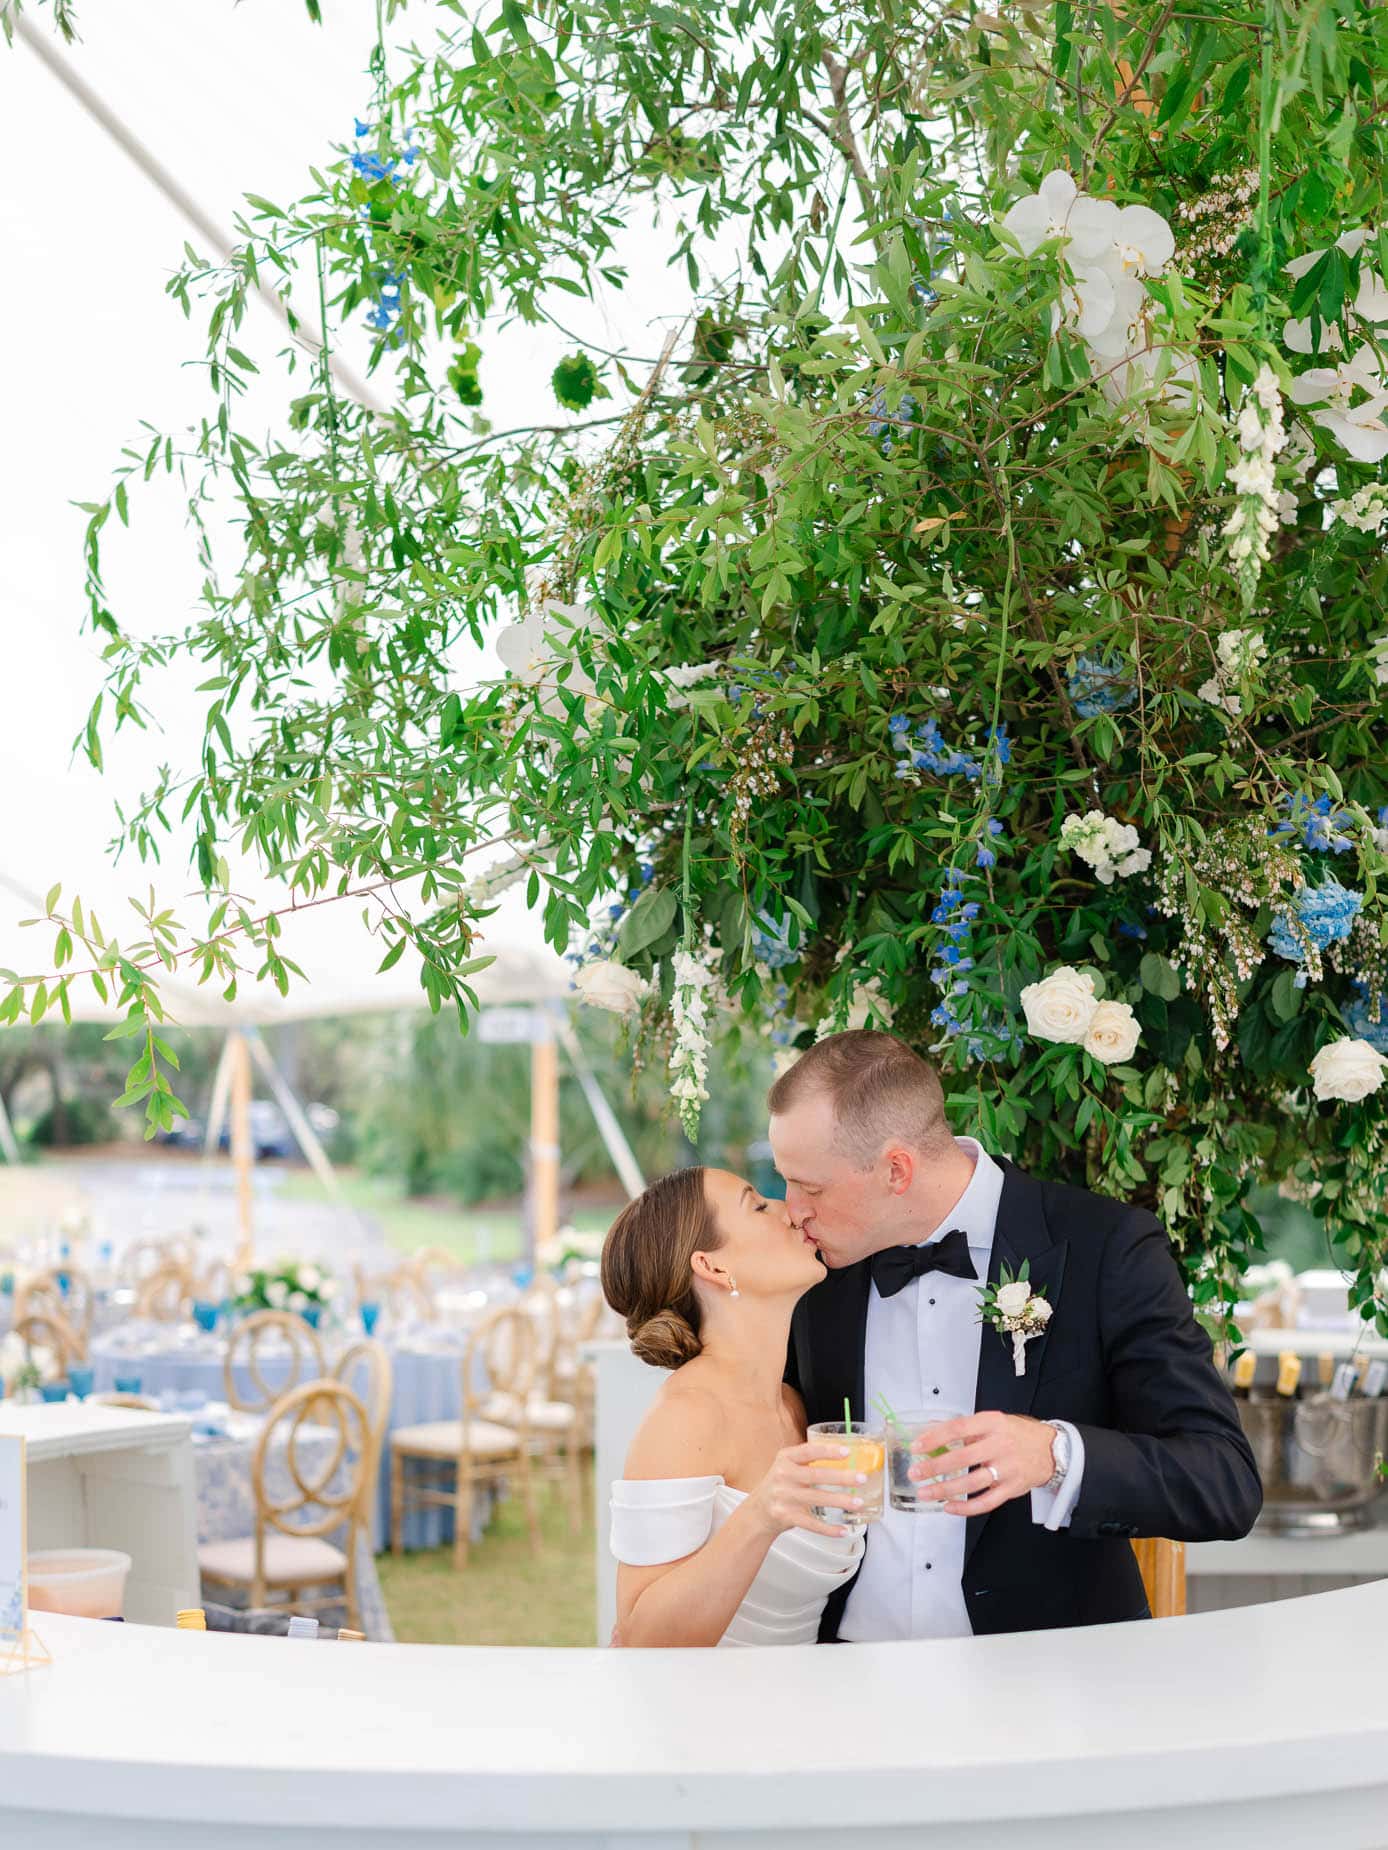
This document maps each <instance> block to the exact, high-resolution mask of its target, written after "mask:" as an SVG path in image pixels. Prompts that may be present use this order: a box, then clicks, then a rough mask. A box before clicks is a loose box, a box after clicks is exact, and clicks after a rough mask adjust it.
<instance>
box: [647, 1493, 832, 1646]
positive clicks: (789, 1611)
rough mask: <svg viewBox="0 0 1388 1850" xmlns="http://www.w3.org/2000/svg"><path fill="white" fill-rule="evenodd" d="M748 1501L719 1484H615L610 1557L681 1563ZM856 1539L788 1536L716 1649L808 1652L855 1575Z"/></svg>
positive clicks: (806, 1533) (771, 1551)
mask: <svg viewBox="0 0 1388 1850" xmlns="http://www.w3.org/2000/svg"><path fill="white" fill-rule="evenodd" d="M746 1495H747V1492H746V1491H745V1490H734V1489H733V1488H732V1487H731V1485H729V1484H725V1483H724V1481H723V1479H722V1478H721V1477H665V1478H619V1479H617V1481H616V1482H615V1483H614V1484H613V1486H612V1535H611V1548H612V1553H613V1554H614V1555H615V1556H616V1558H617V1560H619V1561H623V1562H625V1563H626V1565H627V1566H628V1567H655V1566H657V1565H658V1564H659V1563H660V1562H662V1561H681V1560H683V1559H684V1557H685V1556H686V1555H691V1554H693V1553H694V1552H695V1550H696V1549H699V1548H702V1547H703V1545H704V1543H705V1542H706V1541H707V1540H708V1538H709V1537H710V1536H711V1535H712V1534H713V1533H714V1532H715V1530H717V1529H718V1528H720V1527H721V1526H722V1524H723V1523H725V1522H726V1521H727V1520H728V1517H729V1516H731V1515H732V1513H733V1511H734V1510H735V1509H736V1508H737V1506H738V1504H739V1503H741V1502H742V1500H743V1498H744V1497H745V1496H746ZM862 1555H863V1538H862V1536H861V1535H842V1536H840V1535H814V1534H812V1533H811V1531H810V1530H808V1529H787V1530H786V1531H785V1533H784V1534H783V1535H778V1536H777V1537H776V1540H775V1541H774V1542H773V1543H772V1544H771V1546H770V1548H768V1549H767V1551H766V1559H765V1561H763V1562H762V1564H761V1567H760V1568H759V1569H758V1571H757V1577H756V1579H755V1580H754V1581H753V1582H752V1584H751V1586H750V1587H748V1589H747V1592H746V1594H745V1596H744V1598H743V1601H742V1604H741V1605H740V1606H739V1607H738V1609H737V1611H736V1612H735V1613H734V1614H733V1616H732V1621H731V1623H730V1624H729V1626H728V1629H727V1631H725V1632H724V1634H723V1636H722V1637H721V1638H720V1639H719V1640H718V1642H719V1644H727V1645H748V1644H813V1643H814V1642H815V1640H816V1638H817V1637H818V1635H819V1618H820V1614H821V1613H822V1612H823V1610H824V1602H825V1601H826V1600H827V1599H828V1597H829V1595H830V1594H831V1593H832V1592H833V1591H834V1589H835V1587H838V1586H841V1585H842V1584H843V1582H844V1581H845V1580H848V1579H850V1578H851V1577H852V1575H853V1574H855V1573H856V1572H857V1570H858V1563H859V1561H860V1560H861V1559H862Z"/></svg>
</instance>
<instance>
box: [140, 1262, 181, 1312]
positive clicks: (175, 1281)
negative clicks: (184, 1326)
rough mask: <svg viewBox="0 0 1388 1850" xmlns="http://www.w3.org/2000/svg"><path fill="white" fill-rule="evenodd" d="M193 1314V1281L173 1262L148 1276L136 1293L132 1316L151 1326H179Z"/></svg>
mask: <svg viewBox="0 0 1388 1850" xmlns="http://www.w3.org/2000/svg"><path fill="white" fill-rule="evenodd" d="M192 1314H193V1280H192V1278H191V1276H190V1274H189V1273H188V1271H187V1269H186V1267H184V1266H181V1265H175V1264H174V1263H173V1261H172V1260H170V1261H169V1262H168V1264H166V1265H161V1266H160V1267H159V1269H158V1271H157V1272H151V1273H150V1274H149V1276H148V1277H147V1278H146V1279H145V1280H144V1282H143V1283H142V1284H141V1285H140V1287H139V1289H138V1290H137V1291H136V1293H135V1315H136V1316H137V1317H147V1318H149V1319H150V1321H151V1322H153V1323H182V1322H183V1320H184V1319H185V1318H187V1317H190V1316H192Z"/></svg>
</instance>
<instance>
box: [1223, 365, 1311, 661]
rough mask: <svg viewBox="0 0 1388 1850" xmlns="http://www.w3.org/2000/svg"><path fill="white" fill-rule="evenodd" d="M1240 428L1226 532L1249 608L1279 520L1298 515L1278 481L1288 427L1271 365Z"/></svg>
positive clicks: (1247, 401) (1251, 394) (1247, 403)
mask: <svg viewBox="0 0 1388 1850" xmlns="http://www.w3.org/2000/svg"><path fill="white" fill-rule="evenodd" d="M1237 428H1238V440H1239V452H1240V453H1239V456H1238V460H1237V461H1236V462H1235V463H1234V465H1233V467H1232V468H1231V469H1230V471H1229V480H1230V481H1231V482H1232V484H1233V486H1234V487H1235V488H1236V489H1237V491H1238V497H1239V498H1238V502H1237V504H1236V505H1235V508H1234V511H1233V513H1232V514H1231V515H1230V516H1229V518H1228V520H1227V521H1226V522H1225V523H1224V535H1223V537H1224V539H1225V540H1226V541H1227V542H1228V546H1229V557H1230V558H1231V559H1232V560H1233V562H1234V565H1235V566H1236V568H1237V570H1238V577H1239V585H1240V588H1241V589H1242V591H1243V602H1244V608H1245V609H1248V608H1249V606H1250V605H1251V604H1252V602H1253V598H1254V594H1255V593H1256V591H1257V589H1258V580H1259V578H1260V576H1261V575H1262V570H1263V567H1264V565H1266V563H1267V559H1268V550H1269V543H1270V541H1271V539H1272V536H1273V534H1274V533H1275V532H1276V531H1277V527H1278V524H1279V522H1285V523H1286V524H1288V525H1290V524H1291V523H1292V522H1293V521H1295V519H1296V497H1295V495H1292V494H1289V493H1286V492H1285V491H1280V490H1279V489H1278V486H1277V457H1278V454H1279V452H1280V451H1281V450H1282V449H1283V447H1284V446H1285V444H1286V441H1287V427H1286V425H1285V424H1284V423H1283V421H1282V392H1281V388H1280V386H1279V384H1278V380H1277V374H1276V373H1275V372H1274V371H1273V370H1272V368H1271V367H1270V366H1267V365H1263V366H1261V367H1259V369H1258V376H1257V378H1255V379H1254V381H1253V384H1252V386H1251V387H1250V388H1249V390H1248V392H1247V393H1246V394H1245V395H1244V401H1243V409H1242V410H1241V411H1240V413H1239V417H1238V427H1237ZM1221 640H1223V639H1221Z"/></svg>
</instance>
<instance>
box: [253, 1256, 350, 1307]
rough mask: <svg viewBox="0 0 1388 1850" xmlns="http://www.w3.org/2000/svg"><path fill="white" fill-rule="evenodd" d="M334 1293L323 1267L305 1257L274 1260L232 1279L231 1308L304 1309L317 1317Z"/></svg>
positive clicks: (334, 1290) (334, 1284)
mask: <svg viewBox="0 0 1388 1850" xmlns="http://www.w3.org/2000/svg"><path fill="white" fill-rule="evenodd" d="M336 1295H337V1285H336V1283H335V1282H334V1280H333V1279H332V1278H331V1277H330V1276H329V1274H328V1273H327V1272H326V1271H324V1269H323V1268H322V1267H321V1266H319V1265H315V1264H313V1263H312V1262H311V1261H309V1260H305V1259H277V1260H276V1261H275V1263H274V1264H273V1265H269V1266H254V1267H252V1269H251V1270H250V1271H249V1272H242V1273H240V1274H239V1275H238V1276H237V1277H236V1279H235V1280H234V1281H233V1285H232V1299H231V1307H232V1309H233V1310H238V1311H256V1310H285V1311H296V1312H297V1313H298V1314H299V1315H300V1316H302V1315H303V1314H304V1312H305V1311H307V1312H309V1313H311V1314H312V1316H313V1317H315V1318H316V1317H317V1316H320V1315H321V1314H322V1313H323V1311H325V1310H326V1309H327V1308H328V1306H329V1305H330V1304H331V1303H332V1301H333V1299H334V1298H335V1297H336Z"/></svg>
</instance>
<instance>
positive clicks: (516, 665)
mask: <svg viewBox="0 0 1388 1850" xmlns="http://www.w3.org/2000/svg"><path fill="white" fill-rule="evenodd" d="M553 612H559V613H561V615H562V617H563V618H566V619H567V618H569V617H571V616H572V617H574V618H578V619H580V620H582V622H581V626H582V627H583V628H585V629H587V628H591V627H592V620H591V613H585V612H584V611H582V610H580V609H579V607H578V606H577V605H571V604H555V603H552V602H551V603H546V604H542V605H541V606H540V608H539V609H538V610H532V611H530V612H528V613H527V615H526V616H525V618H524V619H523V620H522V621H521V622H520V623H512V624H508V626H507V627H506V628H505V629H504V630H502V631H500V632H499V634H498V635H497V639H496V652H497V655H498V657H499V658H500V661H501V665H502V667H503V668H505V670H506V671H507V673H508V674H510V675H512V676H513V677H514V678H515V679H516V680H517V681H520V682H522V683H523V684H524V685H525V686H526V687H538V686H539V685H540V684H541V683H542V682H547V683H549V684H550V685H549V686H547V687H546V689H545V692H544V693H543V694H542V696H541V699H540V704H541V706H542V707H543V708H544V709H545V711H546V712H547V713H552V714H562V712H563V711H564V707H563V702H562V701H561V700H560V698H559V690H558V686H557V685H556V682H557V679H558V673H559V669H560V667H561V665H562V664H563V661H564V657H563V655H562V653H559V654H557V653H556V650H555V639H554V635H553V633H552V632H551V630H550V629H549V628H548V627H547V625H546V623H545V617H546V616H547V615H549V614H550V613H553ZM579 626H580V625H579V623H572V624H571V625H570V627H571V628H572V629H574V630H577V629H578V627H579ZM564 646H565V645H564V644H561V645H560V647H561V650H562V648H563V647H564ZM563 686H564V687H565V688H566V689H567V690H568V691H569V692H570V693H571V694H582V695H584V697H585V698H586V697H587V696H589V695H591V694H595V693H596V692H597V689H596V687H595V686H594V684H593V682H592V680H591V679H590V678H589V676H588V675H586V674H585V673H584V671H583V670H582V668H580V667H579V666H578V665H577V663H574V664H572V665H570V666H569V667H568V668H567V670H566V672H565V674H564V679H563Z"/></svg>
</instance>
